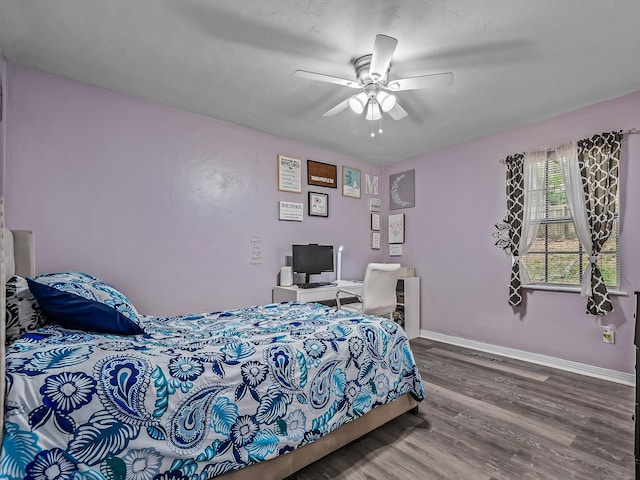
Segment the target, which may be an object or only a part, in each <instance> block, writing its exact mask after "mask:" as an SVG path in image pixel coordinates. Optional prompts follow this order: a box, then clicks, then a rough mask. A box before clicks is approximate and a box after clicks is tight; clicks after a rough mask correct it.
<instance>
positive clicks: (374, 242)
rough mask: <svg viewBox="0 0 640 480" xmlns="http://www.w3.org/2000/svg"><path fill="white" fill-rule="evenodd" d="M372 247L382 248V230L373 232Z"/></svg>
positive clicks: (373, 248)
mask: <svg viewBox="0 0 640 480" xmlns="http://www.w3.org/2000/svg"><path fill="white" fill-rule="evenodd" d="M371 249H372V250H380V232H371Z"/></svg>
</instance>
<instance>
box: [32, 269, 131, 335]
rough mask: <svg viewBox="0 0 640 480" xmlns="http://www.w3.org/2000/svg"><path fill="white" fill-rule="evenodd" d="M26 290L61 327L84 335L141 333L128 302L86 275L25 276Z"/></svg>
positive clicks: (69, 273) (113, 288) (105, 284)
mask: <svg viewBox="0 0 640 480" xmlns="http://www.w3.org/2000/svg"><path fill="white" fill-rule="evenodd" d="M27 282H28V283H29V290H31V293H32V294H33V296H34V297H35V298H36V300H38V304H39V305H40V308H41V309H42V311H43V312H44V313H45V315H46V316H47V318H48V319H49V320H52V321H54V322H56V323H58V324H59V325H61V326H63V327H65V328H72V329H74V330H83V331H88V332H101V333H116V334H121V335H137V334H141V333H144V330H143V329H142V328H141V327H140V325H139V320H138V312H136V309H135V308H134V306H133V305H132V304H131V301H130V300H129V299H128V298H127V297H126V296H124V295H123V294H122V293H121V292H119V291H118V290H117V289H116V288H115V287H113V286H112V285H109V284H108V283H106V282H103V281H102V280H99V279H97V278H95V277H92V276H91V275H87V274H86V273H79V272H63V273H47V274H44V275H40V276H38V277H36V278H31V277H27Z"/></svg>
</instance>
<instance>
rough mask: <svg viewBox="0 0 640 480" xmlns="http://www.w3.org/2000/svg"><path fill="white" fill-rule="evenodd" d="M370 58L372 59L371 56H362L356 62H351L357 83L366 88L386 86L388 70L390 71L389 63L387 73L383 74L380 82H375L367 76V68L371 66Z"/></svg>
mask: <svg viewBox="0 0 640 480" xmlns="http://www.w3.org/2000/svg"><path fill="white" fill-rule="evenodd" d="M371 57H372V55H371V54H369V55H363V56H362V57H360V58H357V59H356V60H354V61H353V67H354V69H355V71H356V78H357V79H358V83H359V84H360V85H362V86H363V87H366V86H367V85H372V84H373V85H376V84H380V85H386V84H387V80H388V79H389V70H391V63H389V68H387V71H386V72H385V74H384V76H383V77H382V78H381V79H380V80H378V81H377V82H375V81H374V80H373V79H372V78H371V76H370V75H369V67H370V66H371Z"/></svg>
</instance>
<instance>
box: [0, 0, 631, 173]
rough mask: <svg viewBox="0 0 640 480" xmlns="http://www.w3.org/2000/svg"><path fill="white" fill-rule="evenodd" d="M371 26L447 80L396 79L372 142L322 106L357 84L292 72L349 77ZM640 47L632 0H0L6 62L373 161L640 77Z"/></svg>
mask: <svg viewBox="0 0 640 480" xmlns="http://www.w3.org/2000/svg"><path fill="white" fill-rule="evenodd" d="M378 33H383V34H386V35H390V36H393V37H396V38H397V39H398V47H397V49H396V53H395V55H394V57H393V62H392V67H391V75H390V78H399V77H409V76H415V75H423V74H431V73H440V72H448V71H451V72H453V73H454V74H455V82H454V84H453V86H451V87H446V88H437V89H430V90H418V91H406V92H399V93H398V101H399V103H401V104H402V106H403V107H404V108H405V109H406V110H407V112H409V116H408V117H406V118H404V119H402V120H399V121H394V120H392V119H391V118H390V117H388V116H385V117H384V119H383V124H382V127H383V129H384V133H383V134H382V135H378V136H376V137H375V138H373V139H372V138H370V136H369V134H370V132H371V124H370V122H368V121H366V120H365V119H364V118H363V117H358V116H357V115H356V114H355V113H353V112H351V111H350V110H348V109H347V110H345V111H343V112H342V113H340V114H338V115H337V116H335V117H331V118H327V117H323V116H322V114H323V113H324V112H325V111H327V110H329V109H330V108H331V107H333V106H334V105H336V104H337V103H339V102H340V101H342V100H343V99H345V98H347V97H348V96H350V95H351V94H352V93H353V92H354V91H353V90H351V89H349V88H346V87H342V86H338V85H330V84H324V83H319V82H314V81H311V80H306V79H301V78H297V77H294V75H293V72H294V71H295V70H296V69H303V70H311V71H314V72H320V73H325V74H329V75H334V76H339V77H344V78H354V72H353V67H352V63H351V62H352V61H353V60H354V59H355V58H357V57H360V56H362V55H365V54H368V53H371V50H372V47H373V42H374V39H375V35H376V34H378ZM639 47H640V1H639V0H616V1H613V0H526V1H525V0H500V1H499V0H460V1H455V0H433V1H429V0H395V1H375V0H355V1H353V0H352V1H348V0H313V1H312V0H306V1H302V0H235V1H228V0H227V1H213V0H210V1H205V0H173V1H170V0H56V1H51V0H0V49H1V50H2V52H3V54H4V56H5V58H6V59H7V60H8V61H10V62H12V63H16V64H19V65H24V66H27V67H32V68H36V69H39V70H42V71H45V72H49V73H53V74H56V75H60V76H62V77H68V78H71V79H75V80H79V81H82V82H87V83H90V84H95V85H98V86H101V87H104V88H107V89H111V90H115V91H117V92H122V93H126V94H129V95H133V96H136V97H141V98H145V99H148V100H153V101H157V102H161V103H164V104H167V105H171V106H174V107H177V108H181V109H184V110H189V111H192V112H198V113H201V114H204V115H208V116H210V117H213V118H217V119H220V120H224V121H226V122H231V123H235V124H238V125H243V126H246V127H249V128H252V129H255V130H260V131H264V132H267V133H270V134H273V135H277V136H280V137H284V138H289V139H293V140H297V141H300V142H303V143H307V144H312V145H318V146H320V147H324V148H327V149H330V150H334V151H337V152H341V153H345V154H348V155H352V156H354V157H357V158H360V159H362V160H365V161H371V162H374V163H379V164H389V163H393V162H396V161H399V160H403V159H406V158H411V157H414V156H416V155H420V154H422V153H426V152H433V151H436V150H440V149H443V148H446V147H449V146H451V145H454V144H457V143H461V142H464V141H466V140H470V139H473V138H477V137H481V136H483V135H487V134H490V133H494V132H497V131H501V130H505V129H508V128H512V127H515V126H518V125H525V124H528V123H531V122H534V121H537V120H541V119H544V118H548V117H552V116H555V115H557V114H559V113H562V112H566V111H570V110H573V109H576V108H579V107H582V106H585V105H590V104H593V103H597V102H599V101H602V100H606V99H610V98H614V97H618V96H620V95H624V94H626V93H630V92H633V91H636V90H640V61H638V58H639V53H640V48H639ZM376 129H377V125H376Z"/></svg>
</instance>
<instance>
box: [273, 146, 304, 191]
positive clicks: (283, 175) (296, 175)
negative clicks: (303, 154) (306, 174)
mask: <svg viewBox="0 0 640 480" xmlns="http://www.w3.org/2000/svg"><path fill="white" fill-rule="evenodd" d="M278 190H279V191H280V192H293V193H302V160H300V159H297V158H293V157H287V156H286V155H278Z"/></svg>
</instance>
